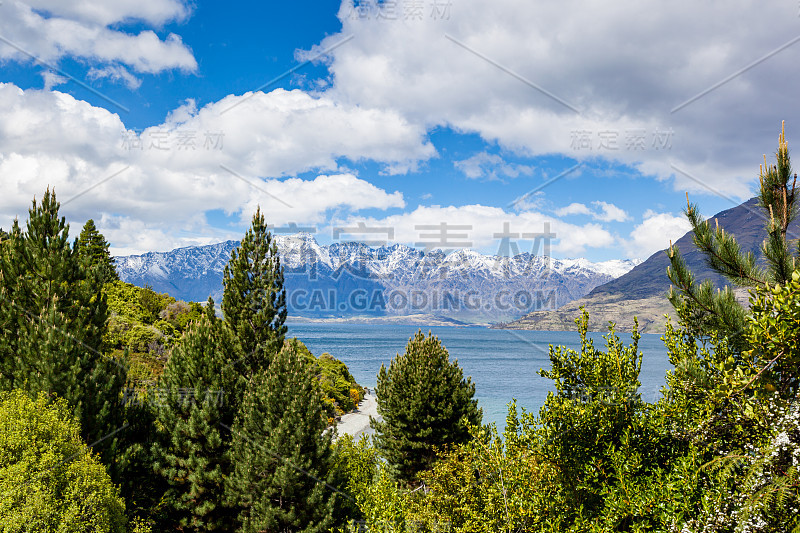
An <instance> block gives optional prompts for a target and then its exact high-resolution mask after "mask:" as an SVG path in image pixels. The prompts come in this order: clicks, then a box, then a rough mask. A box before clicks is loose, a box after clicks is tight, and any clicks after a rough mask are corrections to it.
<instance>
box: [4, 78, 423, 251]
mask: <svg viewBox="0 0 800 533" xmlns="http://www.w3.org/2000/svg"><path fill="white" fill-rule="evenodd" d="M234 103H240V105H238V106H236V107H234V108H232V109H231V110H230V111H229V112H226V113H222V111H224V110H225V109H229V108H230V106H231V105H232V104H234ZM207 131H210V132H216V133H219V134H220V136H219V137H218V138H217V140H218V141H219V142H220V143H221V145H220V146H219V149H215V148H214V146H209V147H204V146H203V144H204V136H205V132H207ZM190 133H191V134H194V135H195V137H196V138H195V146H194V149H191V148H186V149H178V148H177V146H176V143H177V142H178V139H179V138H180V136H181V135H182V134H183V135H186V134H190ZM126 134H127V135H128V136H130V135H134V134H133V133H132V132H129V131H126V129H125V126H124V125H123V123H122V122H121V120H120V118H119V116H117V115H116V114H113V113H110V112H109V111H107V110H105V109H102V108H98V107H94V106H92V105H90V104H88V103H86V102H83V101H80V100H76V99H75V98H73V97H72V96H70V95H68V94H64V93H60V92H56V91H39V90H27V91H23V90H21V89H20V88H18V87H16V86H14V85H12V84H0V176H1V177H2V180H3V194H2V195H0V226H3V227H7V226H8V224H9V223H10V220H11V219H13V218H14V217H15V216H20V218H22V219H24V218H25V214H26V213H25V211H26V209H27V207H28V206H29V205H30V200H31V198H32V197H33V196H34V195H35V196H37V197H40V196H41V194H42V192H43V191H44V190H45V189H46V188H47V187H48V186H50V187H54V188H55V190H56V192H57V194H58V198H59V200H60V201H61V202H62V203H64V206H63V211H64V213H65V214H66V215H67V217H68V219H70V220H86V219H87V218H90V217H92V218H95V219H101V220H107V221H109V223H111V221H118V226H119V227H120V228H124V230H125V231H122V230H119V231H115V233H114V237H113V239H114V240H113V243H114V245H115V248H118V249H126V250H128V251H130V250H138V251H144V250H147V249H162V250H163V249H165V247H169V246H173V245H174V244H176V243H177V242H184V243H193V242H195V241H194V240H192V239H193V238H190V237H180V238H179V239H178V238H177V237H175V235H179V234H180V232H187V231H189V232H194V233H200V234H202V233H204V232H206V233H207V232H208V231H209V227H208V225H207V223H206V221H205V218H204V216H203V213H204V212H205V211H208V210H215V209H219V210H223V211H224V212H227V213H230V214H239V215H241V217H242V219H243V220H244V221H245V222H246V221H248V220H249V217H250V214H251V213H252V211H253V210H254V209H255V205H256V204H260V205H261V206H262V207H263V208H264V209H265V210H267V211H268V213H269V217H270V223H275V224H284V223H288V222H297V223H320V222H323V221H324V220H325V218H326V216H327V215H326V214H329V213H331V212H332V211H333V210H335V211H336V212H337V213H338V212H341V213H342V214H343V215H346V214H347V213H353V212H358V211H359V210H362V209H391V208H403V207H404V206H405V202H404V199H403V196H402V194H401V193H399V192H391V191H386V190H384V189H382V188H380V187H377V186H375V185H372V184H371V183H369V182H368V181H366V180H364V179H361V178H359V177H356V176H355V175H353V174H352V173H343V172H341V171H340V169H339V168H338V164H337V160H338V159H339V158H348V159H351V160H353V161H358V160H361V159H363V158H369V159H372V160H375V161H378V162H385V163H386V164H391V163H395V162H404V161H409V160H413V159H415V158H420V159H425V158H427V157H430V156H432V155H434V154H435V151H434V150H433V147H432V146H431V145H430V144H429V143H427V142H426V141H425V139H424V135H423V132H422V131H421V130H420V129H419V128H416V127H413V126H411V125H409V124H408V123H407V122H405V121H404V120H402V119H401V118H400V117H399V116H398V115H397V114H395V113H392V112H382V111H377V110H370V109H364V108H361V107H355V106H345V105H341V104H337V103H335V102H333V101H331V100H330V99H327V98H325V97H319V98H315V97H312V96H310V95H308V94H305V93H303V92H301V91H283V90H277V91H273V92H272V93H268V94H263V93H255V94H248V95H244V96H229V97H227V98H225V99H223V100H221V101H220V102H216V103H214V104H210V105H208V106H205V107H203V108H201V109H199V110H198V109H196V106H195V105H194V103H193V102H191V101H189V102H187V103H186V104H185V105H184V106H182V107H180V108H178V109H176V110H175V111H173V113H171V114H170V116H169V117H168V118H167V120H166V121H165V122H164V123H163V124H162V125H160V126H158V127H153V128H150V129H148V130H146V131H145V132H143V133H142V140H143V141H144V143H143V144H142V145H140V146H138V147H136V146H137V145H135V144H130V141H131V139H130V138H127V140H126V137H125V135H126ZM156 134H157V135H156ZM134 137H135V138H136V139H139V137H136V136H135V135H134ZM161 141H164V148H165V149H164V150H160V149H158V147H157V146H156V145H157V144H158V143H159V142H161ZM154 143H155V145H153V146H150V145H149V144H154ZM308 171H311V172H314V171H327V172H326V173H325V174H322V175H319V176H317V177H316V178H313V179H299V178H297V177H293V176H296V175H297V174H299V173H303V172H308ZM112 176H113V177H112ZM281 177H283V179H276V178H281ZM73 197H75V198H74V200H71V199H72V198H73ZM276 198H280V199H281V200H283V202H285V203H281V202H280V201H278V200H276ZM286 204H288V206H287V205H286ZM289 206H291V207H289ZM115 227H116V226H115ZM170 228H171V229H170ZM103 229H105V228H103V227H102V226H101V230H103ZM112 229H113V227H112ZM127 230H130V233H128V234H126V231H127ZM170 234H171V235H172V236H171V237H169V238H168V237H165V236H166V235H170ZM126 235H127V236H126ZM109 237H110V236H109ZM110 238H111V237H110ZM144 245H147V246H148V248H138V247H139V246H144Z"/></svg>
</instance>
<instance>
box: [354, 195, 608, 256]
mask: <svg viewBox="0 0 800 533" xmlns="http://www.w3.org/2000/svg"><path fill="white" fill-rule="evenodd" d="M359 222H362V223H364V224H366V225H367V226H377V227H391V228H393V229H394V235H395V240H396V241H397V242H401V243H404V244H407V245H409V246H418V247H436V245H437V243H441V240H440V239H439V238H438V237H436V238H433V237H429V236H428V235H439V233H440V232H441V230H440V229H431V227H432V226H435V227H437V228H441V224H442V223H444V224H446V228H450V229H446V233H447V234H448V235H450V236H451V238H447V239H446V241H445V242H446V243H447V244H446V245H445V246H439V247H441V248H445V249H447V248H448V245H449V244H450V243H461V244H453V247H454V248H459V247H468V248H474V249H478V250H481V251H482V252H484V253H489V254H497V253H498V251H499V246H500V243H501V240H500V238H499V237H498V236H497V235H498V234H500V233H503V232H504V231H505V229H506V228H507V229H508V233H511V234H518V235H517V238H520V239H522V241H523V243H524V244H523V245H522V246H520V247H519V251H520V252H525V251H531V247H532V245H533V240H534V239H535V237H528V238H523V234H544V233H547V232H549V233H551V234H552V236H551V237H550V239H551V242H552V246H551V248H552V254H553V255H554V256H556V257H561V258H563V257H577V256H580V255H582V254H584V253H585V252H586V250H587V249H589V248H604V247H607V246H611V245H613V244H614V237H613V236H612V235H611V233H609V232H608V231H607V230H606V229H604V228H603V227H602V226H600V225H599V224H595V223H589V224H583V225H578V224H569V223H566V222H563V221H561V220H559V219H557V218H553V217H549V216H546V215H544V214H542V213H540V212H537V211H526V212H518V213H509V212H506V211H504V210H503V209H501V208H499V207H491V206H485V205H480V204H471V205H464V206H438V205H432V206H420V207H417V208H416V209H414V210H413V211H410V212H406V213H400V214H396V215H390V216H387V217H383V218H375V217H373V218H364V217H358V216H352V217H349V218H348V219H346V220H345V221H344V222H343V225H347V226H355V225H356V224H358V223H359ZM506 224H507V226H506ZM512 240H514V239H512ZM525 246H527V249H526V248H525ZM538 253H541V251H539V252H538Z"/></svg>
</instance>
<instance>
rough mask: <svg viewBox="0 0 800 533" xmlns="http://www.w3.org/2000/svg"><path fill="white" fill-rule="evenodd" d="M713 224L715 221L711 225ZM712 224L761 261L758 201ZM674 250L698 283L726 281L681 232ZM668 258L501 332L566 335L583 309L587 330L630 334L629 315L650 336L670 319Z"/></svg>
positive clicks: (795, 233) (657, 257) (793, 231)
mask: <svg viewBox="0 0 800 533" xmlns="http://www.w3.org/2000/svg"><path fill="white" fill-rule="evenodd" d="M715 220H716V222H715ZM711 221H712V224H713V223H719V225H720V227H722V228H724V229H725V231H726V232H729V233H732V234H733V235H735V236H736V240H737V242H738V243H739V244H740V246H741V249H742V250H743V251H749V252H753V253H754V254H755V255H756V257H757V258H758V260H759V261H760V260H761V252H760V246H761V243H762V241H763V240H764V239H765V238H766V230H765V223H766V221H765V220H764V218H763V215H762V210H761V208H759V207H758V200H757V199H756V198H751V199H750V200H748V201H746V202H744V203H742V204H740V205H738V206H736V207H733V208H731V209H726V210H724V211H721V212H719V213H717V214H716V215H714V216H713V217H711ZM789 233H790V238H793V239H797V238H798V237H800V224H798V223H797V222H796V223H793V224H792V225H791V226H790V228H789ZM674 245H675V246H677V247H678V249H679V250H680V252H681V254H682V255H683V257H684V259H685V260H686V264H687V265H688V267H689V269H690V270H691V271H692V272H694V273H695V276H696V279H697V280H698V281H702V280H711V281H712V282H713V283H714V285H715V286H717V287H723V286H725V285H726V284H727V282H726V280H725V279H724V278H723V277H722V276H720V275H719V274H717V273H715V272H713V271H712V270H711V269H710V268H709V267H708V265H707V264H706V259H705V256H704V255H703V254H702V253H701V252H700V251H698V250H697V248H696V247H695V245H694V243H693V242H692V232H691V231H690V232H688V233H686V234H685V235H684V236H683V237H681V238H680V239H678V241H677V242H675V243H674ZM667 266H669V257H668V256H667V253H666V250H661V251H659V252H656V253H655V254H653V255H652V256H650V257H649V258H648V259H647V260H646V261H644V262H643V263H641V264H639V265H637V266H636V267H634V268H633V269H631V270H630V271H629V272H627V273H625V274H623V275H622V276H620V277H618V278H616V279H614V280H612V281H609V282H607V283H605V284H603V285H600V286H598V287H596V288H594V289H593V290H592V291H591V292H590V293H589V294H588V296H586V297H585V298H582V299H579V300H575V301H573V302H570V304H569V305H568V306H564V307H563V308H560V309H558V311H557V312H555V313H553V312H549V311H536V312H533V313H530V314H528V315H526V316H524V317H522V318H521V319H519V320H517V321H514V322H512V323H510V324H505V325H504V327H508V328H512V329H542V330H569V329H573V327H574V323H573V322H572V321H573V320H574V318H575V316H577V315H578V314H579V313H580V310H579V307H580V306H584V307H585V308H586V310H587V311H589V315H590V327H591V328H592V329H594V330H602V329H604V327H605V325H606V324H607V323H608V321H614V322H616V323H617V324H618V325H619V327H620V329H621V330H626V331H630V328H631V327H632V325H633V316H634V315H637V317H638V318H639V319H640V326H641V325H646V326H647V329H648V330H649V331H650V332H660V331H663V329H664V323H665V318H664V314H667V313H669V314H672V315H673V316H674V313H672V306H671V305H670V303H669V301H668V300H667V298H666V294H667V292H668V291H669V287H670V285H671V283H670V281H669V278H668V277H667ZM737 296H738V297H739V299H740V300H741V301H744V302H746V301H747V293H746V291H744V290H737Z"/></svg>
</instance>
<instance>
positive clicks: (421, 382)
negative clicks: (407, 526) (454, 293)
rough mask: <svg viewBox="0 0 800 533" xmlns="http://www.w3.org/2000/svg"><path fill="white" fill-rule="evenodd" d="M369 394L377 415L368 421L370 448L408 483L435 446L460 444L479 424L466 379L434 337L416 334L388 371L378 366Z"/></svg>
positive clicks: (423, 466) (429, 458)
mask: <svg viewBox="0 0 800 533" xmlns="http://www.w3.org/2000/svg"><path fill="white" fill-rule="evenodd" d="M375 392H376V395H377V400H378V414H379V415H381V417H383V420H382V421H380V422H379V421H377V420H374V419H373V420H372V427H373V428H375V432H376V434H375V441H376V446H377V448H378V449H379V450H380V451H381V453H382V454H383V457H384V458H385V459H386V460H387V461H388V463H389V467H390V469H391V471H392V473H393V474H394V476H395V477H397V478H398V479H400V480H402V481H405V482H408V483H411V482H413V481H416V480H417V476H418V474H419V473H420V472H421V471H423V470H426V469H428V468H429V467H430V466H431V465H432V464H433V461H434V459H435V458H436V453H437V448H440V447H442V446H445V445H448V444H461V443H464V442H466V441H467V440H469V426H470V425H478V424H480V423H481V418H482V410H481V409H478V401H477V400H475V399H473V396H474V395H475V385H474V384H473V383H472V380H471V379H470V378H467V379H464V374H463V372H462V370H461V367H459V366H458V361H457V360H455V361H452V362H450V360H449V354H448V352H447V350H446V349H445V347H444V346H442V343H441V341H440V340H439V339H438V338H437V337H434V336H433V334H429V335H428V337H426V336H425V335H424V334H423V333H422V331H421V330H420V331H418V332H417V334H416V335H414V337H413V338H412V339H410V340H409V342H408V345H407V346H406V351H405V354H403V355H398V356H397V357H396V358H394V359H392V361H391V364H390V365H389V369H388V370H387V369H386V368H385V366H383V365H382V366H381V369H380V371H379V373H378V386H377V387H376V389H375Z"/></svg>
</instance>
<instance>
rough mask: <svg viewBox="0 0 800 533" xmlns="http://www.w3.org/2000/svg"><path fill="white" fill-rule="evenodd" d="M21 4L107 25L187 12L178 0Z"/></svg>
mask: <svg viewBox="0 0 800 533" xmlns="http://www.w3.org/2000/svg"><path fill="white" fill-rule="evenodd" d="M24 3H25V4H27V5H29V6H31V7H32V8H34V9H37V10H40V11H46V12H48V13H49V14H51V15H53V16H57V17H64V18H73V19H77V20H82V21H85V22H94V23H96V24H102V25H104V26H105V25H109V24H113V23H115V22H121V21H129V20H143V21H145V22H149V23H150V24H154V25H161V24H164V23H166V22H170V21H181V20H183V19H185V18H186V17H188V16H189V13H190V12H191V10H190V8H189V5H188V4H187V3H186V2H183V1H181V0H113V1H98V0H26V1H25V2H24Z"/></svg>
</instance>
